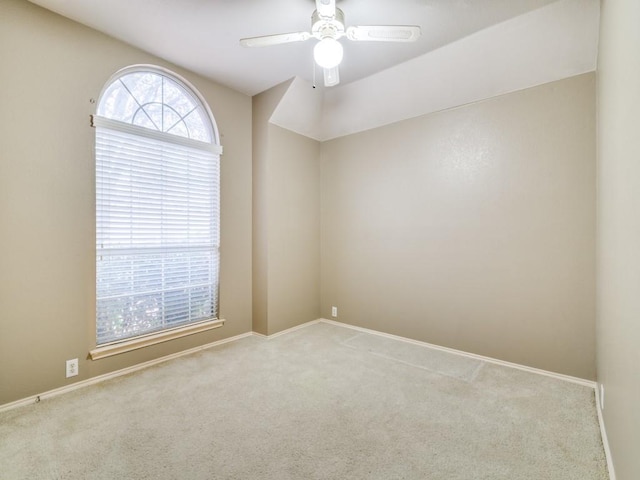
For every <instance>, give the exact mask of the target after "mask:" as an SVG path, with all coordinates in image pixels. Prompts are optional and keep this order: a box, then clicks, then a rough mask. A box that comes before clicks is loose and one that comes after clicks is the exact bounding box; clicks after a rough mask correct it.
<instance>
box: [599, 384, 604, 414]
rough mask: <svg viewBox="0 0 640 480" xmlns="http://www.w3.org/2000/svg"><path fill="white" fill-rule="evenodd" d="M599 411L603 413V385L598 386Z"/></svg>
mask: <svg viewBox="0 0 640 480" xmlns="http://www.w3.org/2000/svg"><path fill="white" fill-rule="evenodd" d="M600 410H603V411H604V385H603V384H600Z"/></svg>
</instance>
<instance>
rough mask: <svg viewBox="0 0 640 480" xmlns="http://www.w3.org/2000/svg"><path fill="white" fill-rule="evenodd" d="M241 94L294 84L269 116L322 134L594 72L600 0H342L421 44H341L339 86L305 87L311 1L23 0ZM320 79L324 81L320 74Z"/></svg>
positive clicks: (367, 20) (350, 18)
mask: <svg viewBox="0 0 640 480" xmlns="http://www.w3.org/2000/svg"><path fill="white" fill-rule="evenodd" d="M30 1H32V2H33V3H36V4H38V5H41V6H43V7H45V8H47V9H50V10H52V11H54V12H57V13H60V14H62V15H64V16H66V17H69V18H71V19H73V20H76V21H78V22H80V23H83V24H85V25H87V26H89V27H92V28H94V29H96V30H99V31H102V32H104V33H106V34H108V35H110V36H112V37H115V38H118V39H120V40H123V41H125V42H127V43H129V44H131V45H134V46H136V47H138V48H141V49H142V50H145V51H148V52H149V53H152V54H155V55H157V56H158V57H161V58H164V59H165V60H168V61H170V62H172V63H174V64H176V65H179V66H181V67H184V68H186V69H188V70H191V71H194V72H196V73H199V74H201V75H203V76H205V77H208V78H210V79H212V80H213V81H215V82H218V83H221V84H223V85H226V86H228V87H231V88H233V89H235V90H238V91H240V92H243V93H245V94H247V95H255V94H257V93H260V92H263V91H265V90H268V89H270V88H271V87H273V86H275V85H279V84H282V83H283V82H285V81H289V83H288V84H287V86H286V88H284V89H280V90H278V91H279V92H280V91H284V94H283V96H282V97H281V98H280V99H279V100H278V104H277V106H276V108H275V110H274V111H273V114H272V115H271V118H270V122H271V123H273V124H276V125H279V126H281V127H283V128H287V129H289V130H292V131H294V132H297V133H300V134H302V135H306V136H308V137H311V138H315V139H317V140H321V141H323V140H328V139H332V138H337V137H340V136H343V135H348V134H352V133H357V132H360V131H363V130H368V129H370V128H375V127H378V126H381V125H386V124H389V123H393V122H397V121H401V120H404V119H407V118H412V117H416V116H419V115H424V114H427V113H432V112H436V111H439V110H443V109H446V108H451V107H456V106H460V105H464V104H466V103H470V102H475V101H479V100H483V99H486V98H490V97H493V96H496V95H502V94H505V93H509V92H513V91H516V90H521V89H524V88H529V87H533V86H535V85H540V84H542V83H547V82H552V81H554V80H559V79H563V78H567V77H571V76H573V75H579V74H582V73H585V72H591V71H594V70H595V68H596V63H597V50H598V29H599V16H600V0H338V1H337V5H338V6H339V7H340V8H341V9H342V10H343V11H344V13H345V17H346V24H347V25H372V24H387V25H393V24H396V25H403V24H405V25H406V24H417V25H420V27H421V28H422V37H421V38H420V39H419V40H418V41H417V42H416V43H381V42H350V41H348V40H346V39H344V40H342V43H343V44H344V47H345V54H344V60H343V62H342V64H341V66H340V77H341V83H340V85H338V86H336V87H331V88H316V89H314V88H312V81H313V70H314V69H313V60H312V49H313V45H314V43H315V40H308V41H307V42H302V43H293V44H285V45H276V46H270V47H262V48H244V47H241V46H240V44H239V39H240V38H243V37H252V36H259V35H268V34H272V33H286V32H295V31H308V30H309V28H310V23H311V21H310V19H311V13H312V12H313V10H314V8H315V1H314V0H30ZM318 70H319V71H318V73H319V74H320V75H319V77H318V85H321V84H322V79H321V75H322V72H321V71H320V69H318Z"/></svg>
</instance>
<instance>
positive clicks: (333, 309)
mask: <svg viewBox="0 0 640 480" xmlns="http://www.w3.org/2000/svg"><path fill="white" fill-rule="evenodd" d="M331 316H332V317H333V318H338V307H331Z"/></svg>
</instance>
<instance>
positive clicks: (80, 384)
mask: <svg viewBox="0 0 640 480" xmlns="http://www.w3.org/2000/svg"><path fill="white" fill-rule="evenodd" d="M317 323H327V324H332V325H337V326H340V327H345V328H350V329H352V330H356V331H359V332H363V333H369V334H372V335H378V336H381V337H386V338H391V339H394V340H399V341H402V342H406V343H411V344H413V345H419V346H422V347H427V348H431V349H435V350H440V351H443V352H448V353H452V354H454V355H462V356H465V357H468V358H473V359H476V360H482V361H485V362H489V363H494V364H497V365H502V366H505V367H510V368H516V369H518V370H524V371H526V372H530V373H536V374H538V375H545V376H548V377H552V378H556V379H558V380H563V381H567V382H571V383H577V384H579V385H583V386H586V387H590V388H593V389H594V390H596V383H595V382H592V381H590V380H585V379H582V378H577V377H572V376H569V375H563V374H560V373H555V372H549V371H546V370H541V369H538V368H533V367H527V366H525V365H519V364H517V363H511V362H506V361H504V360H498V359H495V358H491V357H485V356H482V355H476V354H474V353H468V352H463V351H461V350H455V349H453V348H448V347H441V346H439V345H433V344H430V343H427V342H421V341H419V340H413V339H411V338H406V337H400V336H398V335H392V334H389V333H384V332H379V331H377V330H371V329H369V328H363V327H357V326H355V325H349V324H347V323H342V322H336V321H334V320H328V319H326V318H319V319H317V320H311V321H309V322H306V323H303V324H300V325H296V326H294V327H291V328H288V329H286V330H282V331H280V332H277V333H274V334H272V335H268V336H267V335H263V334H260V333H257V332H247V333H243V334H241V335H237V336H234V337H230V338H225V339H222V340H218V341H216V342H212V343H208V344H206V345H201V346H199V347H195V348H191V349H189V350H184V351H182V352H177V353H174V354H171V355H167V356H164V357H160V358H157V359H155V360H150V361H148V362H144V363H140V364H137V365H133V366H131V367H127V368H123V369H121V370H116V371H114V372H110V373H106V374H104V375H99V376H97V377H93V378H89V379H87V380H82V381H80V382H76V383H73V384H71V385H66V386H64V387H60V388H56V389H54V390H49V391H47V392H44V393H41V394H39V395H32V396H30V397H27V398H23V399H20V400H16V401H14V402H11V403H6V404H4V405H0V412H4V411H6V410H11V409H13V408H17V407H20V406H23V405H29V404H32V403H37V402H39V401H40V400H44V399H46V398H51V397H55V396H57V395H62V394H64V393H67V392H71V391H73V390H77V389H79V388H83V387H86V386H89V385H94V384H96V383H99V382H103V381H105V380H108V379H110V378H115V377H119V376H121V375H126V374H128V373H132V372H135V371H137V370H142V369H144V368H147V367H150V366H152V365H156V364H158V363H162V362H166V361H168V360H172V359H174V358H179V357H182V356H184V355H189V354H191V353H195V352H198V351H200V350H205V349H207V348H212V347H215V346H217V345H222V344H224V343H229V342H234V341H236V340H240V339H241V338H245V337H248V336H258V337H262V338H266V339H267V340H268V339H273V338H277V337H279V336H281V335H286V334H287V333H291V332H294V331H296V330H299V329H301V328H306V327H308V326H310V325H315V324H317ZM597 393H598V392H596V394H597ZM598 413H600V411H598ZM601 428H602V429H603V428H604V426H603V424H602V423H601ZM603 431H604V430H603ZM603 439H604V436H603ZM607 446H608V445H607ZM608 455H609V456H610V454H608ZM609 456H608V457H607V458H609Z"/></svg>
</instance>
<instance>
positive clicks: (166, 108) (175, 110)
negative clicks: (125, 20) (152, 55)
mask: <svg viewBox="0 0 640 480" xmlns="http://www.w3.org/2000/svg"><path fill="white" fill-rule="evenodd" d="M97 114H98V115H99V116H101V117H103V118H107V119H110V120H116V121H119V122H123V123H125V124H130V125H135V126H138V127H143V128H146V129H149V130H153V131H156V132H161V133H165V134H169V135H175V136H178V137H183V138H189V139H191V140H197V141H200V142H205V143H211V144H217V143H218V142H217V138H216V137H217V135H216V131H215V126H214V124H213V121H212V119H211V116H210V114H209V112H208V109H207V108H206V107H205V105H204V104H203V102H202V101H201V100H200V99H199V98H198V96H197V95H196V94H195V92H193V91H192V89H190V88H189V87H188V86H187V85H186V84H185V83H184V82H181V81H180V80H178V79H177V78H175V77H174V76H172V75H169V74H168V73H166V72H164V71H162V70H160V69H155V68H153V67H146V66H145V67H140V68H128V69H125V70H123V71H121V72H119V73H118V74H117V75H116V76H115V77H114V78H113V79H112V81H111V82H110V83H109V84H108V85H107V86H106V88H105V89H104V91H103V93H102V95H101V96H100V102H99V103H98V110H97Z"/></svg>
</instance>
